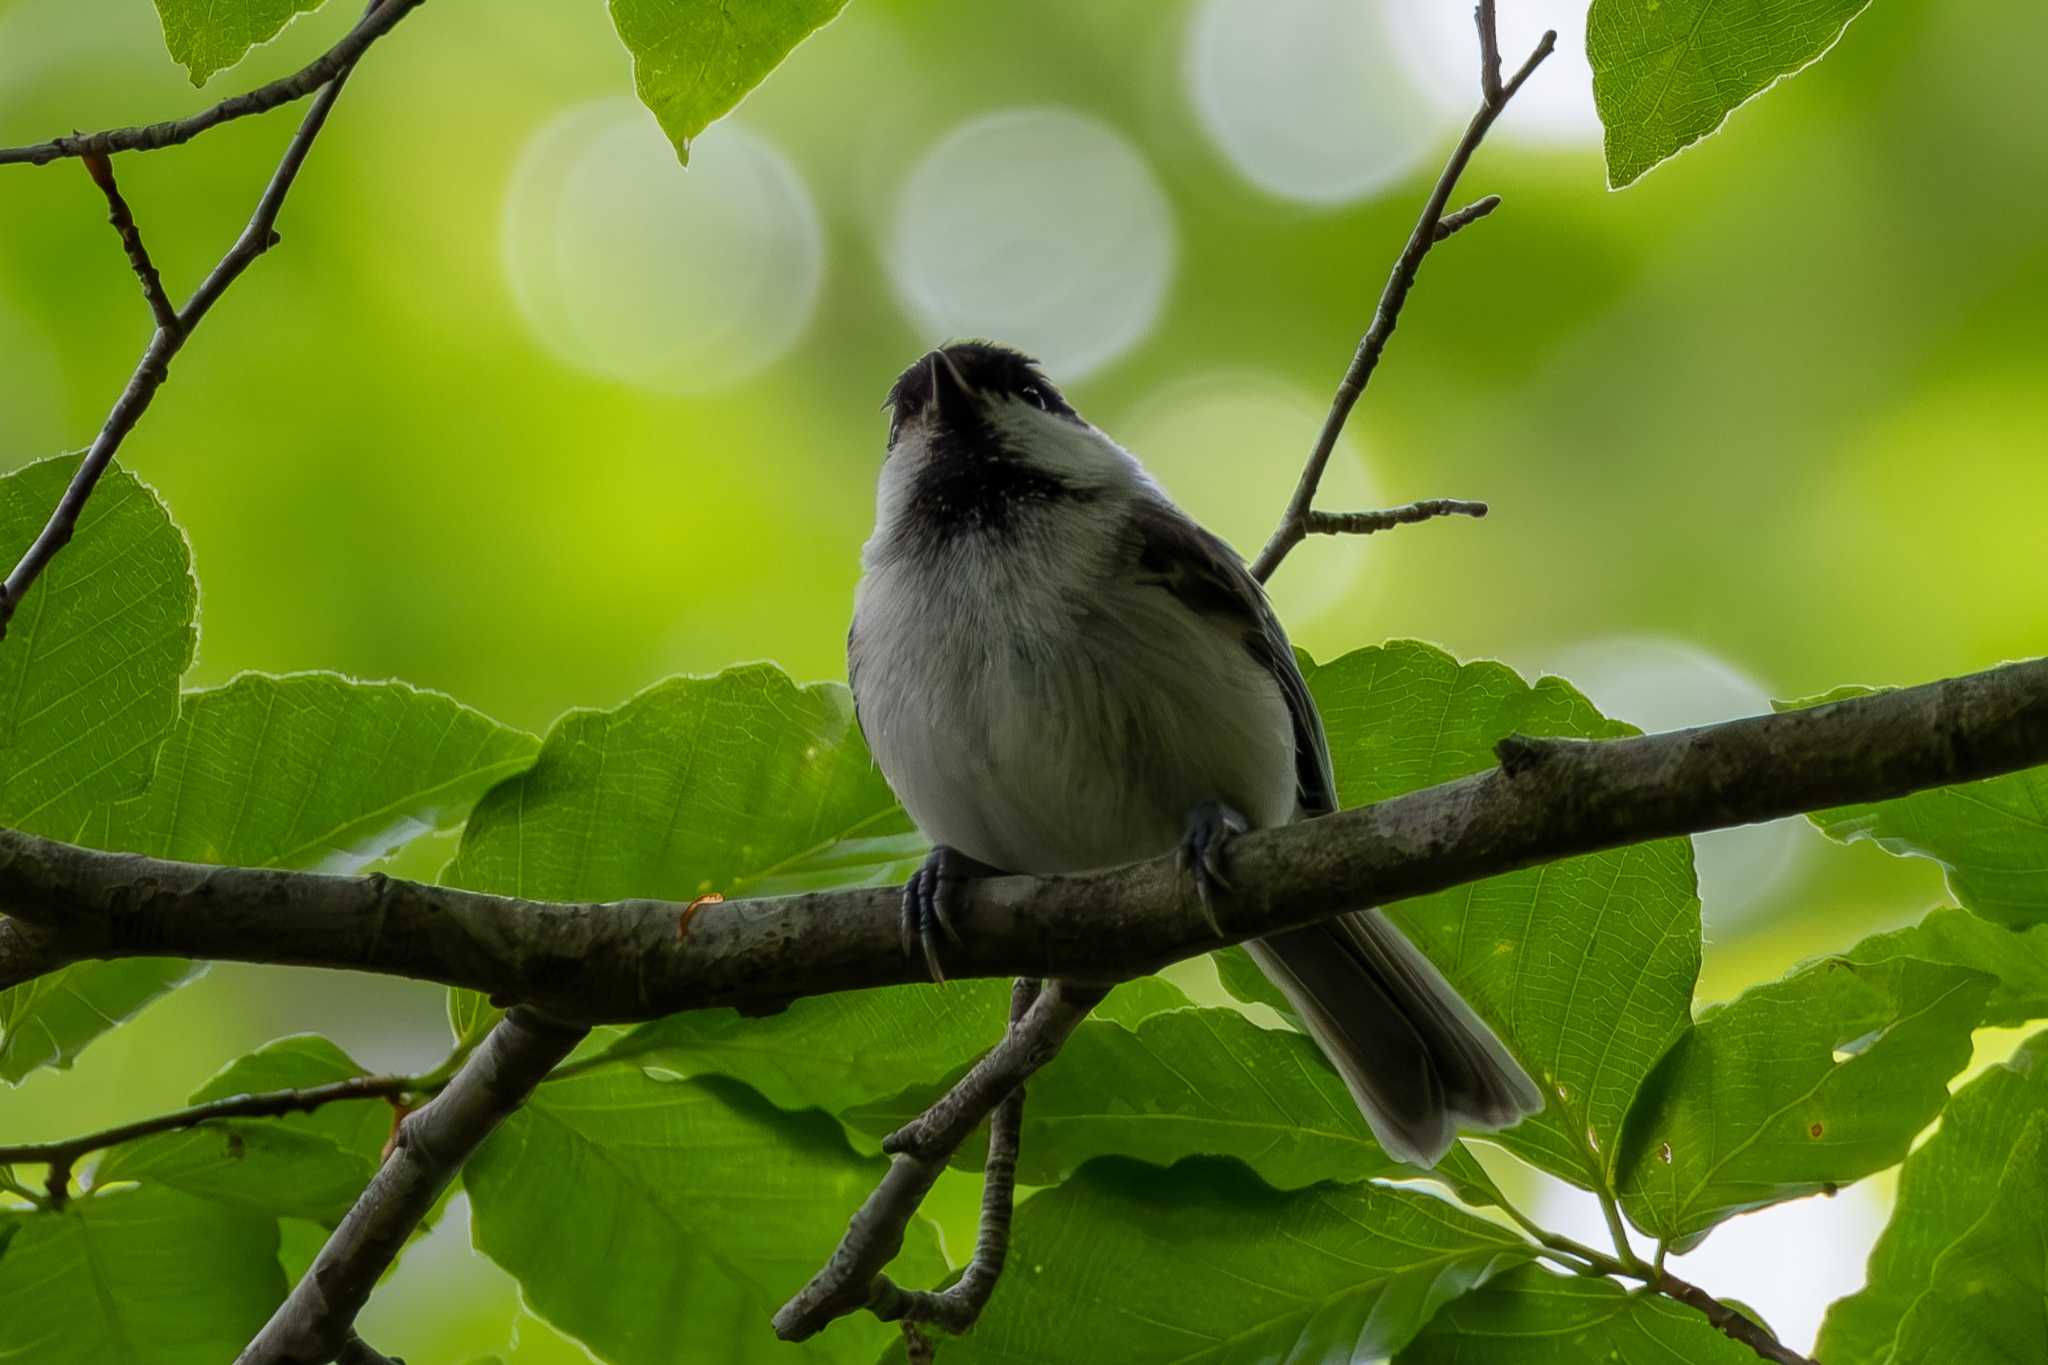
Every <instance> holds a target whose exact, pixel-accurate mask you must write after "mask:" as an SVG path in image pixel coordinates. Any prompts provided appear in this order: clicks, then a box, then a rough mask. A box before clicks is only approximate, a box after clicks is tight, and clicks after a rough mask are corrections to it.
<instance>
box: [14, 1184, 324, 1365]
mask: <svg viewBox="0 0 2048 1365" xmlns="http://www.w3.org/2000/svg"><path fill="white" fill-rule="evenodd" d="M21 1224H22V1226H21V1231H20V1232H19V1233H18V1234H17V1235H16V1236H15V1238H14V1240H13V1242H12V1244H11V1245H9V1246H8V1248H7V1255H6V1256H5V1258H0V1360H20V1361H24V1362H26V1361H33V1362H35V1365H220V1362H222V1361H224V1360H231V1359H233V1358H234V1356H235V1354H236V1353H237V1352H239V1351H240V1350H241V1349H242V1347H243V1346H244V1345H245V1344H247V1342H248V1340H249V1338H250V1337H251V1336H253V1335H254V1334H255V1333H256V1331H257V1329H258V1328H260V1327H262V1326H263V1324H264V1322H265V1321H266V1320H267V1319H268V1318H269V1317H270V1313H271V1310H272V1309H274V1308H275V1307H276V1306H277V1304H278V1302H279V1301H280V1300H281V1299H283V1297H284V1274H283V1272H282V1271H280V1270H279V1269H278V1264H277V1224H276V1222H275V1221H273V1220H271V1219H267V1218H261V1217H256V1216H252V1215H250V1214H246V1213H240V1212H237V1211H235V1210H232V1209H228V1208H225V1207H223V1206H221V1205H218V1204H213V1203H209V1202H207V1201H206V1200H203V1199H195V1198H193V1197H192V1196H191V1195H187V1194H180V1193H178V1192H177V1191H175V1190H162V1189H135V1190H123V1191H119V1192H115V1193H111V1194H105V1195H99V1196H95V1197H92V1198H87V1199H80V1200H77V1201H74V1202H73V1203H72V1204H71V1205H70V1206H69V1207H67V1208H65V1209H64V1210H62V1211H61V1212H54V1213H52V1212H44V1213H36V1214H31V1215H26V1216H24V1217H23V1218H22V1219H21Z"/></svg>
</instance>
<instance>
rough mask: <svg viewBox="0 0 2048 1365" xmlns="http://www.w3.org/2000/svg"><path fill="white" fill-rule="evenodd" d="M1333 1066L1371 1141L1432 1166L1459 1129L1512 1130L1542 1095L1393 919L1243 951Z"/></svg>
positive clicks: (1347, 918) (1346, 923)
mask: <svg viewBox="0 0 2048 1365" xmlns="http://www.w3.org/2000/svg"><path fill="white" fill-rule="evenodd" d="M1245 947H1246V948H1248V949H1250V950H1251V954H1252V958H1253V960H1254V961H1256V962H1257V963H1258V964H1259V967H1260V969H1261V970H1262V971H1264V972H1265V973H1266V975H1267V976H1268V977H1270V978H1271V979H1272V981H1273V984H1274V985H1276V986H1278V987H1279V988H1280V990H1281V992H1282V993H1283V994H1284V995H1286V997H1287V999H1288V1000H1289V1002H1291V1003H1292V1004H1293V1006H1294V1008H1295V1009H1296V1010H1297V1011H1298V1012H1299V1013H1300V1015H1301V1018H1302V1021H1303V1022H1304V1023H1305V1024H1307V1025H1308V1030H1309V1033H1310V1034H1311V1035H1313V1036H1314V1038H1315V1040H1316V1042H1317V1043H1319V1044H1321V1045H1322V1049H1323V1052H1324V1053H1325V1054H1326V1055H1327V1056H1328V1057H1329V1059H1330V1061H1331V1062H1332V1063H1334V1064H1335V1065H1336V1068H1337V1071H1338V1073H1339V1074H1340V1075H1342V1076H1343V1077H1344V1084H1345V1085H1346V1086H1347V1087H1348V1088H1349V1089H1350V1091H1351V1095H1352V1098H1354V1099H1356V1100H1357V1101H1358V1107H1359V1108H1360V1109H1361V1110H1362V1111H1364V1114H1365V1120H1366V1122H1367V1123H1368V1124H1369V1125H1371V1127H1372V1131H1373V1136H1375V1137H1377V1138H1378V1139H1379V1142H1380V1145H1381V1146H1382V1147H1384V1148H1386V1149H1387V1151H1388V1152H1389V1153H1390V1154H1392V1155H1393V1156H1395V1157H1398V1158H1399V1159H1401V1160H1403V1161H1411V1162H1414V1163H1416V1164H1418V1165H1422V1166H1434V1165H1435V1164H1436V1163H1437V1161H1438V1160H1439V1159H1440V1158H1441V1157H1442V1156H1443V1154H1444V1153H1445V1152H1446V1151H1448V1150H1449V1149H1450V1146H1451V1143H1452V1141H1453V1140H1454V1139H1455V1138H1456V1136H1457V1131H1458V1128H1459V1127H1460V1126H1461V1125H1462V1126H1464V1127H1467V1128H1477V1129H1485V1130H1488V1131H1491V1130H1494V1129H1499V1128H1507V1127H1510V1126H1512V1125H1513V1124H1516V1123H1519V1122H1520V1121H1521V1120H1522V1119H1524V1118H1526V1117H1528V1116H1529V1115H1530V1114H1534V1113H1536V1112H1538V1111H1539V1110H1541V1109H1542V1108H1543V1092H1542V1091H1540V1090H1538V1089H1537V1087H1536V1083H1535V1082H1534V1081H1532V1080H1531V1079H1529V1073H1528V1072H1526V1071H1524V1070H1523V1069H1522V1068H1521V1066H1520V1065H1519V1064H1518V1063H1517V1062H1516V1061H1515V1059H1514V1057H1513V1056H1512V1055H1511V1054H1510V1053H1509V1052H1508V1050H1507V1048H1506V1047H1504V1046H1502V1044H1501V1041H1500V1039H1499V1038H1497V1037H1495V1036H1494V1034H1493V1030H1491V1029H1489V1028H1488V1027H1487V1026H1486V1024H1485V1022H1484V1021H1483V1020H1481V1019H1480V1018H1479V1016H1478V1015H1477V1014H1475V1013H1473V1011H1472V1007H1471V1006H1470V1005H1468V1004H1466V1003H1465V1001H1464V998H1463V997H1461V996H1460V995H1459V994H1458V993H1457V991H1456V990H1454V989H1452V987H1451V983H1450V982H1448V981H1446V980H1444V977H1443V973H1441V972H1439V971H1438V970H1437V969H1436V967H1435V966H1434V965H1433V964H1432V963H1431V962H1430V960H1429V959H1428V958H1426V957H1424V956H1423V955H1422V953H1421V952H1420V951H1419V950H1418V949H1417V948H1416V947H1415V945H1414V944H1412V943H1410V942H1409V941H1408V940H1407V938H1406V937H1405V936H1403V935H1402V933H1401V931H1400V930H1399V929H1397V928H1395V927H1394V924H1393V921H1391V920H1389V919H1388V918H1387V917H1386V916H1385V915H1383V914H1381V913H1380V912H1379V911H1377V910H1365V911H1360V912H1358V913H1355V914H1350V915H1343V916H1340V917H1339V918H1337V919H1333V920H1325V921H1323V922H1322V923H1320V924H1311V925H1307V926H1305V927H1303V928H1300V929H1290V930H1288V931H1287V932H1286V933H1284V934H1275V935H1273V936H1271V937H1270V938H1263V939H1258V940H1255V941H1253V942H1251V943H1247V944H1246V945H1245Z"/></svg>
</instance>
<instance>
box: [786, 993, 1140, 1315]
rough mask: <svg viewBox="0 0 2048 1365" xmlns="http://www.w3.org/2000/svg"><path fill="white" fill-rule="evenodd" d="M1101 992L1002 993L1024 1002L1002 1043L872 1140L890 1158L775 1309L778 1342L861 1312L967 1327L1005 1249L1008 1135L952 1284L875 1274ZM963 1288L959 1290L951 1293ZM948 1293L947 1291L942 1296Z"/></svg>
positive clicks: (993, 1154) (1011, 1171)
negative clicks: (819, 1259)
mask: <svg viewBox="0 0 2048 1365" xmlns="http://www.w3.org/2000/svg"><path fill="white" fill-rule="evenodd" d="M1105 994H1107V991H1106V990H1105V989H1103V988H1100V987H1095V986H1086V985H1081V984H1078V983H1076V982H1073V981H1052V982H1048V983H1047V984H1046V986H1045V988H1044V989H1043V990H1042V991H1040V992H1038V993H1037V996H1036V998H1035V999H1034V998H1032V997H1031V996H1030V995H1029V994H1027V993H1025V991H1024V990H1023V989H1021V983H1020V989H1019V990H1017V991H1016V992H1013V994H1012V997H1011V1000H1012V1006H1013V1008H1014V1006H1015V1005H1016V1004H1017V1003H1018V1002H1019V1000H1020V999H1021V1000H1023V1001H1028V1003H1029V1008H1027V1009H1026V1010H1024V1012H1023V1014H1022V1016H1021V1017H1019V1018H1017V1019H1016V1020H1015V1021H1014V1022H1013V1023H1012V1024H1011V1026H1010V1029H1009V1031H1008V1032H1007V1033H1005V1034H1004V1035H1003V1039H1002V1041H1001V1042H999V1043H997V1044H996V1045H995V1046H994V1047H993V1048H990V1049H989V1051H988V1053H987V1055H985V1056H984V1057H983V1058H982V1059H981V1060H980V1061H978V1062H976V1063H975V1064H974V1065H973V1066H972V1067H970V1068H969V1069H968V1072H967V1074H966V1075H965V1076H962V1077H961V1078H960V1080H959V1081H958V1082H957V1083H956V1084H955V1085H954V1086H953V1088H952V1089H951V1090H950V1091H948V1092H947V1093H946V1094H945V1095H943V1096H941V1097H940V1098H939V1100H938V1101H937V1102H936V1103H934V1104H933V1105H932V1106H931V1108H929V1109H927V1110H925V1111H924V1113H922V1114H920V1115H919V1116H918V1117H917V1118H915V1119H912V1120H911V1121H910V1122H909V1123H908V1124H906V1125H904V1126H903V1127H902V1128H900V1129H898V1130H897V1131H896V1132H895V1133H893V1134H891V1135H890V1136H889V1138H888V1139H887V1140H885V1141H884V1142H883V1143H882V1150H883V1151H885V1152H888V1153H890V1154H891V1156H892V1157H893V1160H891V1162H890V1164H889V1170H888V1173H887V1174H886V1175H884V1176H883V1177H882V1180H881V1183H880V1184H878V1185H877V1186H875V1191H874V1193H873V1194H871V1195H869V1196H868V1199H867V1202H866V1203H864V1204H862V1205H861V1206H860V1208H859V1209H858V1210H857V1211H856V1212H855V1213H854V1215H853V1219H852V1221H851V1222H850V1223H848V1224H847V1228H846V1236H845V1237H843V1238H841V1239H840V1242H839V1246H838V1247H837V1249H835V1250H834V1251H833V1253H832V1256H831V1259H830V1260H828V1261H826V1263H825V1266H824V1268H823V1269H822V1270H820V1271H819V1272H818V1273H817V1274H816V1275H815V1276H813V1277H812V1278H811V1282H810V1283H809V1284H807V1285H805V1286H804V1287H803V1288H802V1289H801V1290H799V1291H798V1292H797V1294H796V1296H795V1297H793V1298H792V1299H790V1301H789V1302H788V1303H786V1304H784V1305H783V1306H782V1308H781V1310H780V1311H779V1312H777V1313H776V1315H775V1335H777V1336H779V1337H781V1338H782V1339H783V1340H784V1341H802V1340H804V1339H805V1338H807V1337H810V1336H814V1335H816V1334H817V1333H818V1332H820V1331H823V1330H824V1328H825V1327H826V1326H827V1325H829V1324H830V1323H831V1322H832V1321H833V1319H835V1318H841V1317H844V1316H846V1315H847V1314H848V1313H853V1312H857V1311H858V1310H860V1309H862V1308H867V1309H870V1310H872V1311H873V1312H874V1313H875V1315H876V1316H877V1317H881V1318H884V1319H894V1318H909V1319H913V1320H917V1321H930V1322H933V1323H935V1324H937V1325H938V1326H941V1327H944V1328H946V1329H947V1330H949V1331H964V1330H965V1329H966V1328H967V1326H969V1325H971V1324H972V1323H973V1321H974V1319H975V1317H976V1316H978V1315H979V1314H980V1312H981V1308H982V1306H983V1304H985V1303H986V1302H987V1300H988V1295H989V1294H990V1293H991V1292H992V1291H993V1290H994V1289H995V1281H996V1277H997V1276H998V1275H1000V1274H1001V1273H1002V1263H1003V1258H1004V1256H1005V1255H1006V1254H1007V1251H1008V1246H1009V1186H1010V1185H1011V1184H1012V1182H1013V1181H1014V1177H1015V1174H1016V1170H1015V1160H1016V1147H1015V1141H1014V1138H1013V1139H1012V1140H1011V1141H1010V1143H1009V1144H1008V1150H1007V1151H1003V1152H1000V1155H1002V1156H1003V1157H1004V1158H1005V1160H1006V1163H1007V1164H1008V1169H1007V1170H1005V1171H1001V1172H998V1171H997V1170H996V1169H995V1164H996V1161H997V1157H998V1155H999V1148H998V1144H997V1141H996V1140H995V1138H994V1137H992V1138H991V1141H990V1145H989V1161H990V1169H989V1172H988V1174H987V1175H986V1176H985V1177H984V1180H985V1183H984V1186H983V1195H984V1200H983V1207H982V1228H981V1237H980V1239H979V1240H978V1241H977V1244H976V1247H975V1256H974V1261H973V1262H972V1263H970V1264H969V1266H968V1269H967V1272H966V1274H965V1275H963V1276H962V1278H961V1281H960V1283H959V1284H957V1285H955V1286H954V1287H953V1288H952V1289H950V1290H947V1291H946V1292H945V1294H921V1293H911V1292H907V1291H905V1290H902V1289H899V1288H898V1287H897V1286H896V1285H895V1284H894V1283H893V1282H891V1281H890V1279H889V1278H888V1276H886V1275H884V1274H883V1273H882V1270H883V1267H885V1266H887V1265H888V1264H889V1262H890V1261H892V1260H894V1259H895V1257H896V1254H897V1253H898V1252H899V1251H901V1250H902V1249H903V1233H904V1229H906V1228H907V1227H909V1226H910V1220H911V1219H912V1218H913V1217H915V1216H916V1214H917V1210H918V1206H919V1205H921V1204H923V1203H924V1197H925V1195H926V1194H927V1193H929V1192H930V1190H931V1187H932V1183H933V1182H934V1181H936V1180H937V1179H938V1178H939V1174H940V1172H942V1171H944V1170H945V1169H946V1163H947V1162H948V1161H949V1160H950V1159H951V1158H952V1155H953V1153H954V1152H956V1151H958V1150H959V1149H960V1144H961V1143H963V1142H965V1141H966V1140H967V1137H968V1135H969V1134H971V1133H972V1132H973V1131H974V1130H975V1129H976V1128H978V1127H980V1126H981V1121H982V1120H983V1119H985V1118H987V1117H989V1115H990V1113H991V1112H992V1111H996V1110H998V1107H999V1106H1005V1105H1007V1104H1008V1103H1009V1101H1010V1100H1011V1098H1012V1097H1015V1102H1016V1105H1017V1106H1018V1107H1019V1108H1018V1112H1019V1113H1020V1114H1021V1106H1022V1104H1023V1098H1022V1094H1021V1091H1020V1087H1021V1086H1022V1085H1023V1084H1024V1082H1025V1081H1026V1080H1027V1079H1028V1078H1029V1077H1030V1076H1031V1075H1032V1074H1033V1073H1034V1072H1036V1071H1037V1070H1038V1069H1039V1068H1040V1067H1042V1066H1044V1065H1045V1064H1046V1063H1047V1062H1049V1061H1051V1060H1052V1059H1053V1058H1054V1057H1056V1056H1058V1055H1059V1050H1060V1047H1061V1046H1062V1045H1063V1044H1064V1043H1065V1042H1066V1040H1067V1035H1069V1034H1070V1033H1072V1032H1073V1031H1074V1029H1075V1028H1076V1027H1078V1026H1079V1024H1080V1023H1081V1021H1082V1020H1083V1019H1085V1018H1087V1016H1088V1011H1089V1010H1091V1009H1093V1008H1094V1007H1095V1005H1096V1004H1097V1003H1098V1002H1099V1001H1100V1000H1101V999H1102V997H1103V996H1104V995H1105ZM999 1174H1000V1175H1001V1176H1002V1179H1001V1180H1000V1181H998V1180H997V1176H998V1175H999ZM997 1186H1000V1187H1001V1189H1000V1203H1001V1208H1000V1211H999V1217H998V1218H996V1219H993V1220H992V1219H991V1217H990V1212H991V1210H990V1203H989V1199H988V1195H989V1193H990V1190H991V1188H993V1187H997ZM970 1280H971V1281H973V1283H972V1284H971V1285H970V1283H969V1281H970ZM963 1289H964V1291H965V1292H961V1291H963ZM953 1295H957V1297H954V1298H949V1297H948V1296H953ZM956 1324H957V1325H956Z"/></svg>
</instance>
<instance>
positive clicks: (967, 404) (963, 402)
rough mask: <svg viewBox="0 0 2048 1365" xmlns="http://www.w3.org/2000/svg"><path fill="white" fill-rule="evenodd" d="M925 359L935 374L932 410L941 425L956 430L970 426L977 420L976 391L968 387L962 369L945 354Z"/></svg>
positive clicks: (934, 353) (935, 353) (939, 352)
mask: <svg viewBox="0 0 2048 1365" xmlns="http://www.w3.org/2000/svg"><path fill="white" fill-rule="evenodd" d="M924 359H925V365H926V367H927V368H928V369H929V370H930V371H931V376H932V407H933V409H934V410H935V411H936V412H937V414H938V418H939V421H940V422H942V423H943V424H945V425H946V426H949V427H952V428H954V429H955V430H959V429H963V428H965V427H968V426H970V425H971V424H972V422H973V418H974V390H973V389H971V388H969V387H968V384H967V379H966V377H965V376H963V375H962V374H961V373H960V367H959V366H957V365H955V364H954V363H953V357H951V356H949V355H947V354H946V353H945V352H944V351H933V352H932V353H931V354H930V355H928V356H926V357H925V358H924Z"/></svg>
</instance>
